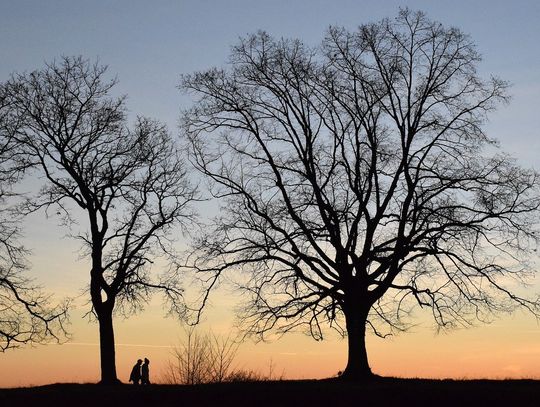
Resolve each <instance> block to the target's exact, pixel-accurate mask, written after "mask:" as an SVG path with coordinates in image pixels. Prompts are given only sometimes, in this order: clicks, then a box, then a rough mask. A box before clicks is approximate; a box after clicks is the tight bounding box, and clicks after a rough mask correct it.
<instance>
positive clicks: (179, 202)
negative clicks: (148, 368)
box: [5, 57, 196, 383]
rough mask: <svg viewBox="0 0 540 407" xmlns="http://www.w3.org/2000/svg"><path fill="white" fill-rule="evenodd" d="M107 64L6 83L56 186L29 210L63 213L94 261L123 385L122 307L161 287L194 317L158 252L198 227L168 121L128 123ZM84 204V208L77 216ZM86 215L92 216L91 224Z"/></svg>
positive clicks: (66, 66) (174, 306) (102, 322)
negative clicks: (156, 264) (117, 320)
mask: <svg viewBox="0 0 540 407" xmlns="http://www.w3.org/2000/svg"><path fill="white" fill-rule="evenodd" d="M105 73H106V67H104V66H100V65H99V64H97V63H95V64H92V63H90V62H89V61H87V60H84V59H83V58H81V57H78V58H71V57H66V58H62V60H61V61H59V62H58V63H57V62H53V63H51V64H47V65H46V66H45V68H43V69H41V70H38V71H34V72H31V73H29V74H18V75H13V76H12V78H11V79H10V80H9V81H8V82H6V84H5V90H6V98H7V100H8V102H9V105H10V108H9V109H10V110H9V111H10V115H11V116H12V117H13V120H14V121H17V123H19V127H18V128H17V129H16V131H14V133H15V139H16V141H17V143H18V144H17V145H18V148H19V150H20V152H21V157H26V158H27V159H28V158H29V159H30V160H31V162H30V164H31V165H32V166H33V167H34V168H37V169H39V170H40V172H41V174H43V175H44V176H45V179H46V180H47V183H46V185H44V186H43V188H42V189H41V191H40V192H39V194H38V195H37V196H35V197H34V198H32V199H29V200H28V201H27V203H26V206H25V209H26V211H27V212H32V211H36V210H39V209H42V208H45V209H48V208H51V207H52V208H55V210H56V211H57V212H58V214H59V215H60V216H61V217H62V219H63V222H64V223H65V224H66V225H68V226H70V227H71V229H70V230H72V229H73V228H74V227H75V226H76V225H77V222H84V224H85V225H86V228H82V229H83V232H82V233H80V234H79V233H78V232H77V237H78V238H79V239H80V240H81V241H82V242H83V247H84V250H85V253H86V254H87V256H88V257H89V258H90V260H91V268H90V270H89V271H90V287H89V291H90V297H91V304H92V311H93V313H94V315H95V316H96V318H97V320H98V322H99V332H100V350H101V382H102V383H115V382H117V381H118V379H117V376H116V366H115V345H114V331H113V311H116V312H119V313H122V314H124V315H128V314H130V313H131V312H135V311H137V310H140V309H141V308H142V307H143V306H144V304H145V302H146V301H147V300H148V299H149V296H150V294H152V293H153V292H155V291H160V292H162V293H163V294H164V295H165V297H166V299H167V300H168V303H169V305H170V309H171V312H175V313H177V314H180V315H182V314H183V313H184V312H185V307H184V302H183V291H182V288H181V285H180V283H181V281H180V277H179V276H178V274H177V273H175V272H174V271H173V269H171V270H170V271H171V272H170V273H163V274H162V275H161V276H159V277H158V276H156V277H154V278H152V274H155V273H151V265H152V263H153V261H154V259H156V258H157V257H159V256H168V255H174V251H173V250H172V245H171V243H172V242H171V240H170V239H169V237H168V236H170V234H171V233H172V232H174V233H175V234H176V233H177V232H176V231H175V230H173V228H174V227H176V226H178V225H180V226H182V227H184V226H186V225H189V224H191V222H192V221H193V220H194V218H195V213H194V212H193V209H192V207H191V205H190V204H191V203H192V202H193V201H194V200H196V189H195V188H194V187H193V186H192V185H191V184H190V182H189V181H188V177H187V174H186V168H185V166H184V164H183V162H182V160H181V158H180V154H179V151H178V148H177V146H176V145H175V143H174V142H173V140H172V139H171V137H170V135H169V133H168V131H167V129H166V128H165V126H164V125H162V124H160V123H158V122H156V121H153V120H150V119H147V118H138V119H137V121H136V123H135V126H134V128H133V129H130V128H128V126H127V124H126V121H127V119H126V114H125V102H124V98H123V97H120V98H113V97H112V96H110V94H111V92H112V88H113V86H114V85H115V83H116V81H115V80H106V78H105ZM76 208H79V209H80V210H82V211H80V212H77V211H76ZM78 214H81V216H82V214H84V216H85V217H86V220H84V218H83V217H81V216H78Z"/></svg>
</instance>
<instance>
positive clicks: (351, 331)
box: [341, 308, 373, 381]
mask: <svg viewBox="0 0 540 407" xmlns="http://www.w3.org/2000/svg"><path fill="white" fill-rule="evenodd" d="M367 315H368V312H366V311H363V310H361V309H358V308H353V309H350V310H347V311H345V320H346V327H347V339H348V346H349V354H348V359H347V367H346V368H345V371H344V372H343V374H342V375H341V377H342V378H343V379H345V380H351V381H362V380H367V379H370V378H372V377H373V374H372V373H371V368H370V367H369V362H368V357H367V351H366V321H367Z"/></svg>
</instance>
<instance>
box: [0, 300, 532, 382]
mask: <svg viewBox="0 0 540 407" xmlns="http://www.w3.org/2000/svg"><path fill="white" fill-rule="evenodd" d="M158 308H159V307H157V306H152V307H151V309H150V310H148V312H146V313H144V314H142V315H140V316H135V317H132V318H130V319H128V320H121V319H118V321H117V323H116V342H117V346H116V365H117V372H118V377H119V379H120V380H121V381H123V382H127V379H128V377H129V372H130V370H131V367H132V365H133V364H134V363H135V361H136V359H138V358H143V357H147V358H148V359H150V361H151V364H150V372H151V380H152V381H153V382H154V383H159V382H163V379H164V374H165V371H166V369H167V366H168V362H169V360H170V359H171V357H172V356H171V351H172V347H173V346H177V345H178V344H179V340H180V339H179V338H181V337H182V333H183V329H182V327H181V325H180V324H179V323H178V322H176V321H174V320H172V319H163V318H161V317H157V314H156V313H158V312H159V309H158ZM227 326H228V323H227V321H225V320H223V315H221V312H220V313H217V312H216V314H211V313H209V316H208V320H207V322H206V323H204V324H203V326H201V327H200V331H201V332H206V331H208V330H209V329H211V330H212V331H213V332H215V333H217V334H221V333H226V332H227V329H228V328H227ZM72 328H73V330H74V331H75V332H76V333H75V334H74V336H73V338H72V339H71V341H70V342H68V343H65V344H63V345H56V344H54V345H45V346H37V347H29V348H23V349H18V350H11V351H8V352H6V353H4V354H0V366H1V371H2V372H3V374H2V375H1V376H0V387H4V388H5V387H19V386H36V385H43V384H49V383H57V382H75V383H88V382H90V383H92V382H94V383H95V382H97V381H98V380H99V347H98V345H97V343H98V337H97V325H96V324H88V323H87V322H86V321H84V320H82V319H79V320H78V321H73V327H72ZM539 336H540V328H539V327H538V325H537V324H536V322H535V321H534V319H533V318H531V317H528V316H525V315H521V314H516V315H515V316H514V317H507V318H504V319H501V320H499V321H496V322H494V323H493V324H491V325H485V326H480V327H474V328H470V329H462V330H456V331H451V332H449V333H443V334H435V333H434V332H433V330H430V329H427V328H417V329H416V330H415V331H412V332H409V333H403V334H400V335H399V336H396V337H394V338H390V339H384V340H383V339H380V338H377V337H374V336H372V335H370V336H369V337H368V345H367V346H368V355H369V359H370V365H371V368H372V370H373V372H374V373H376V374H379V375H382V376H395V377H421V378H435V379H443V378H454V379H475V378H492V379H505V378H516V379H520V378H540V363H539V362H540V342H539V341H538V339H539ZM346 352H347V349H346V341H345V340H342V339H341V338H339V337H337V336H336V335H335V334H329V335H328V339H327V340H325V341H322V342H316V341H314V340H313V339H311V338H309V337H307V336H305V335H302V334H299V333H292V334H289V335H286V336H283V337H281V338H279V339H275V340H273V341H271V342H269V343H253V342H250V341H246V342H245V343H243V344H242V345H241V346H240V348H239V351H238V354H237V357H236V360H235V363H234V366H235V368H237V369H244V370H253V371H256V372H258V373H261V374H263V375H269V374H272V376H273V377H274V378H281V377H282V378H284V379H318V378H324V377H331V376H335V375H336V374H337V372H338V371H340V370H342V369H343V368H344V366H345V362H346ZM6 372H9V374H6Z"/></svg>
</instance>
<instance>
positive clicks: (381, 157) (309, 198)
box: [180, 10, 539, 380]
mask: <svg viewBox="0 0 540 407" xmlns="http://www.w3.org/2000/svg"><path fill="white" fill-rule="evenodd" d="M479 61H480V56H479V54H478V52H477V51H476V48H475V46H474V44H473V43H472V41H471V39H470V38H469V36H467V35H465V34H463V33H462V32H461V31H460V30H458V29H456V28H447V27H444V26H443V25H441V24H440V23H437V22H433V21H430V20H429V19H428V18H427V17H426V16H425V15H424V14H423V13H421V12H411V11H410V10H402V11H401V12H400V13H399V15H398V16H397V18H396V19H394V20H390V19H385V20H382V21H380V22H378V23H373V24H367V25H362V26H360V27H359V29H358V30H357V31H355V32H349V31H347V30H345V29H342V28H337V27H333V28H330V29H329V31H328V33H327V35H326V37H325V39H324V41H323V42H322V44H321V45H320V46H318V47H308V46H306V45H305V44H303V43H302V42H300V41H298V40H287V39H282V40H274V39H273V38H271V37H270V36H269V35H267V34H265V33H263V32H260V33H258V34H256V35H252V36H249V37H247V38H245V39H243V40H241V41H240V43H239V44H238V45H237V46H235V47H234V48H233V50H232V54H231V57H230V63H229V67H228V69H217V68H216V69H211V70H208V71H204V72H199V73H194V74H191V75H186V76H184V77H183V79H182V82H181V85H180V88H181V89H182V90H184V91H186V92H189V93H191V94H193V95H194V97H195V98H196V102H195V105H194V107H193V108H191V109H189V110H187V111H185V113H184V116H183V128H184V131H185V133H186V134H187V136H188V138H189V140H190V141H191V150H192V154H193V161H194V162H195V164H196V165H197V166H198V168H199V169H200V170H201V171H202V172H203V173H204V174H205V175H206V176H208V177H209V179H210V180H211V181H212V183H211V185H212V193H213V195H214V196H215V197H217V198H220V202H221V204H222V213H221V214H220V216H218V217H217V218H215V220H214V222H215V223H214V228H213V229H212V230H209V231H208V234H207V235H205V236H203V237H201V238H200V240H199V242H198V244H197V246H196V248H195V249H196V252H195V253H196V255H195V257H194V266H195V267H196V268H197V269H198V270H200V271H201V272H202V271H207V272H211V274H210V276H211V277H210V280H209V281H210V282H211V283H212V284H214V283H215V282H216V279H218V277H219V276H220V275H221V273H222V272H223V271H224V270H226V269H233V270H241V271H243V272H244V273H245V274H243V275H244V276H245V277H244V282H243V286H244V288H245V289H246V290H247V291H248V292H249V293H251V297H250V298H251V299H250V301H249V302H248V303H247V304H246V307H245V313H244V314H243V318H244V319H245V322H246V323H247V324H248V325H247V326H248V327H249V328H250V330H249V331H250V332H251V333H253V334H257V335H260V336H263V335H264V334H265V333H266V332H267V331H269V330H277V331H278V332H287V331H289V330H291V329H294V328H298V327H305V328H306V330H307V332H308V333H309V334H311V335H312V336H313V337H314V338H316V339H322V337H323V330H322V325H323V324H328V325H330V326H331V327H333V328H336V329H337V330H339V331H340V332H341V333H342V334H344V335H345V334H346V335H347V337H348V349H349V354H348V362H347V367H346V369H345V371H344V374H343V376H342V377H344V378H348V379H353V380H359V379H362V378H366V377H370V376H371V375H372V373H371V369H370V367H369V363H368V357H367V352H366V348H365V333H366V328H370V329H372V330H373V331H374V332H375V333H376V334H378V335H381V336H384V335H386V334H387V333H391V332H393V331H395V330H403V329H405V328H406V327H407V318H405V317H406V316H407V315H409V312H410V311H411V310H412V309H413V307H415V306H417V305H419V306H420V307H428V308H431V310H432V313H433V318H434V320H435V322H436V324H437V325H438V326H440V327H451V326H454V325H456V324H458V325H468V324H470V323H472V322H473V321H475V320H476V319H480V320H485V319H489V318H490V317H491V316H492V315H495V314H498V313H500V312H506V311H508V312H509V311H512V310H513V309H514V308H515V307H516V306H522V307H525V308H527V309H529V310H530V311H532V312H533V313H534V314H535V315H538V311H539V308H538V306H539V303H538V301H537V300H535V299H527V298H523V297H522V296H520V295H518V294H517V292H519V291H516V290H515V289H514V288H515V285H514V282H515V281H518V282H522V281H524V280H523V279H525V278H526V277H528V276H529V273H530V272H531V270H530V269H528V268H527V263H526V259H527V256H528V254H530V252H531V249H533V248H534V245H535V244H536V243H535V242H536V240H535V236H534V233H535V230H536V225H537V223H536V222H535V220H536V216H537V214H538V208H539V193H538V192H539V191H538V174H537V173H536V172H534V171H532V170H526V169H523V168H520V166H519V165H518V164H517V163H516V162H515V161H514V160H513V159H512V158H510V157H509V156H507V155H505V154H503V153H500V152H498V151H497V144H496V141H495V140H493V139H491V138H489V137H488V135H486V134H485V133H484V131H483V130H482V125H483V123H484V122H485V120H486V117H487V114H488V113H489V112H490V111H492V110H493V109H494V108H495V107H496V106H497V105H498V104H499V103H501V102H505V101H506V100H507V84H506V83H505V82H504V81H501V80H499V79H496V78H491V79H489V80H485V79H482V78H481V77H479V75H478V74H477V69H476V67H477V64H478V62H479ZM386 328H389V331H388V330H386Z"/></svg>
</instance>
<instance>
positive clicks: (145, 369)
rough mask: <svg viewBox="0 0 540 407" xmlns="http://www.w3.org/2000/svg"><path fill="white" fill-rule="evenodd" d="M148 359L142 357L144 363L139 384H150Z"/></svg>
mask: <svg viewBox="0 0 540 407" xmlns="http://www.w3.org/2000/svg"><path fill="white" fill-rule="evenodd" d="M149 364H150V361H149V360H148V359H146V358H144V365H142V367H141V384H150V371H149V369H148V365H149Z"/></svg>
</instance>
